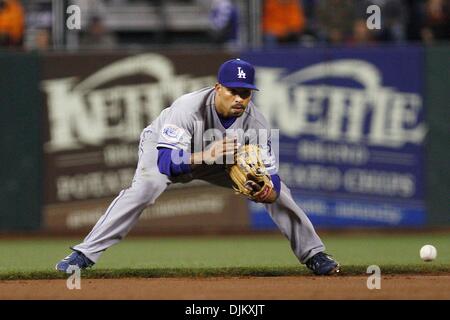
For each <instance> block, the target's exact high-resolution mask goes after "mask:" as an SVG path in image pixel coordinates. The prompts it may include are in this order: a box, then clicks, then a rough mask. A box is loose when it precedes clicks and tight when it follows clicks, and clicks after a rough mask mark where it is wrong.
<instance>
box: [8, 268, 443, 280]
mask: <svg viewBox="0 0 450 320" xmlns="http://www.w3.org/2000/svg"><path fill="white" fill-rule="evenodd" d="M379 267H380V269H381V274H382V275H400V274H401V275H406V274H414V275H417V274H421V275H440V274H442V275H444V274H447V275H448V274H450V265H407V266H405V265H380V266H379ZM367 268H368V266H363V265H346V266H342V267H341V270H340V273H339V276H361V275H367ZM68 276H70V274H65V273H62V272H57V271H55V270H40V271H3V272H0V280H44V279H48V280H50V279H66V278H67V277H68ZM277 276H313V274H312V273H311V272H310V271H309V270H308V269H307V268H305V267H303V266H299V267H227V268H145V269H144V268H143V269H131V268H130V269H88V270H82V271H81V277H82V278H85V279H120V278H206V277H277Z"/></svg>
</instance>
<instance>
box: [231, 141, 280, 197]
mask: <svg viewBox="0 0 450 320" xmlns="http://www.w3.org/2000/svg"><path fill="white" fill-rule="evenodd" d="M228 173H229V175H230V178H231V180H233V189H234V190H235V191H236V193H238V194H243V195H245V196H246V197H248V198H249V199H250V200H252V201H255V202H270V201H267V200H268V198H269V196H270V194H271V192H272V190H273V188H274V186H273V183H272V179H271V178H270V175H269V174H268V173H267V170H266V167H265V165H264V163H263V161H262V158H261V151H260V148H259V147H258V146H257V145H254V144H246V145H243V146H242V147H240V148H239V149H238V150H237V152H236V155H235V164H233V165H232V166H230V167H228Z"/></svg>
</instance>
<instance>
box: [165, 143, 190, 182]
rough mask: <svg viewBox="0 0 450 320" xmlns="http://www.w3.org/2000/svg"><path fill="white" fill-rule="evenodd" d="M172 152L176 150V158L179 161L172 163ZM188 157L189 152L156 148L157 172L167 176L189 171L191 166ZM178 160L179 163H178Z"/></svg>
mask: <svg viewBox="0 0 450 320" xmlns="http://www.w3.org/2000/svg"><path fill="white" fill-rule="evenodd" d="M172 152H178V155H177V158H178V159H179V160H181V161H177V163H174V162H173V161H172V159H175V157H174V158H172ZM189 158H190V154H189V152H186V151H184V150H178V149H169V148H158V168H159V172H161V173H162V174H165V175H167V176H169V177H176V176H179V175H181V174H186V173H189V172H191V166H190V164H189V163H188V160H189ZM178 162H180V163H178Z"/></svg>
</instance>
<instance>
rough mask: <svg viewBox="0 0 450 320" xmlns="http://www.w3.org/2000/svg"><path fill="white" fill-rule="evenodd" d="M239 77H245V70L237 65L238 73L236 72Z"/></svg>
mask: <svg viewBox="0 0 450 320" xmlns="http://www.w3.org/2000/svg"><path fill="white" fill-rule="evenodd" d="M237 76H238V78H239V79H245V72H244V70H242V69H241V67H238V74H237Z"/></svg>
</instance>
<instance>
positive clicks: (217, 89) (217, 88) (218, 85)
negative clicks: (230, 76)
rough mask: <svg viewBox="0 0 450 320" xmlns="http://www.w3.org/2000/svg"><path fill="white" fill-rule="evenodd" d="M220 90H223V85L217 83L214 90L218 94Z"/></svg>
mask: <svg viewBox="0 0 450 320" xmlns="http://www.w3.org/2000/svg"><path fill="white" fill-rule="evenodd" d="M220 88H222V85H221V84H220V83H218V82H217V83H216V84H215V85H214V90H216V92H217V91H219V89H220Z"/></svg>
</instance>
